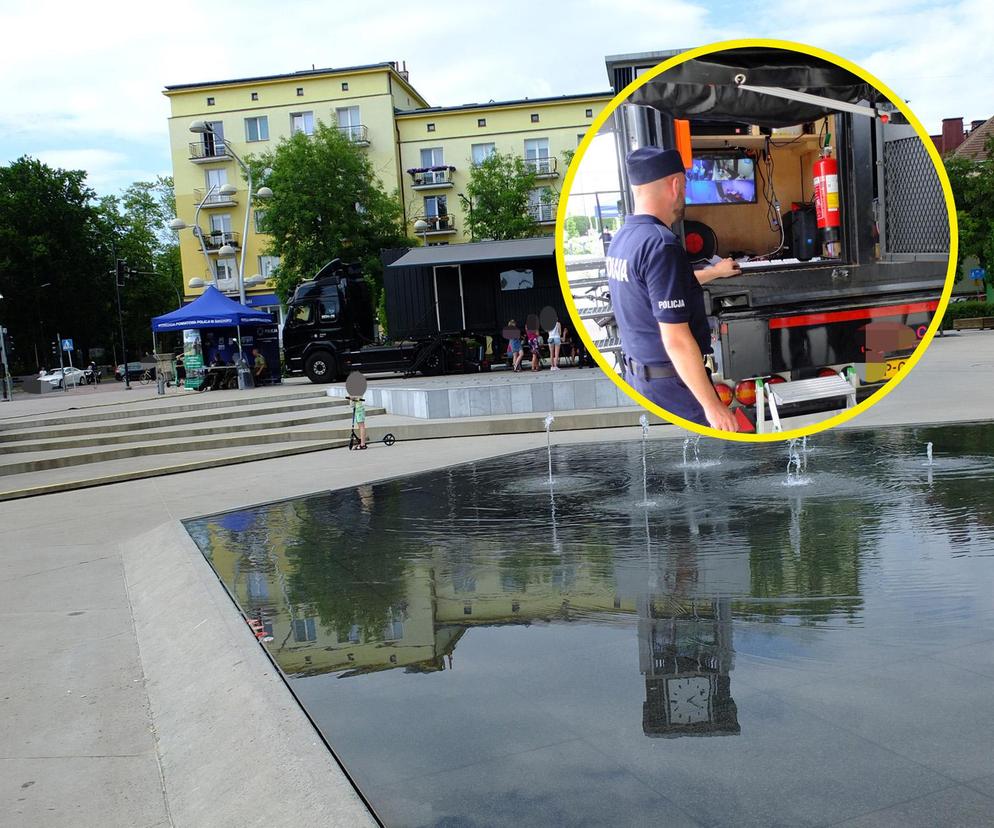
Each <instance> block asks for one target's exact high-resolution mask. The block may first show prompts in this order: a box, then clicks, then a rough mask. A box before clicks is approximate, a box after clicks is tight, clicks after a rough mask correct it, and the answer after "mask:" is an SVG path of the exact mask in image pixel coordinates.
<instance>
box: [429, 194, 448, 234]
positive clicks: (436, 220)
mask: <svg viewBox="0 0 994 828" xmlns="http://www.w3.org/2000/svg"><path fill="white" fill-rule="evenodd" d="M425 221H427V222H428V229H429V230H447V229H448V228H449V209H448V206H447V204H446V200H445V196H427V197H426V198H425Z"/></svg>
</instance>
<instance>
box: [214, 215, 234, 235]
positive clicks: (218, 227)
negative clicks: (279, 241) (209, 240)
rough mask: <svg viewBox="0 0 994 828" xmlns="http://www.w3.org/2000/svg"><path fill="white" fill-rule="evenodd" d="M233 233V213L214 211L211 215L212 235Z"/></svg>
mask: <svg viewBox="0 0 994 828" xmlns="http://www.w3.org/2000/svg"><path fill="white" fill-rule="evenodd" d="M222 233H223V234H225V235H230V234H231V213H214V214H213V215H212V216H211V235H214V236H220V235H221V234H222Z"/></svg>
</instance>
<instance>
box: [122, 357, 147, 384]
mask: <svg viewBox="0 0 994 828" xmlns="http://www.w3.org/2000/svg"><path fill="white" fill-rule="evenodd" d="M146 371H148V372H149V374H151V375H152V377H153V378H154V377H155V363H154V362H149V363H147V364H146V363H143V362H129V363H128V379H131V380H136V379H138V378H139V377H141V375H142V374H144V373H145V372H146ZM114 379H116V380H117V381H118V382H121V381H123V380H124V363H123V362H122V363H121V364H120V365H118V366H117V367H115V368H114Z"/></svg>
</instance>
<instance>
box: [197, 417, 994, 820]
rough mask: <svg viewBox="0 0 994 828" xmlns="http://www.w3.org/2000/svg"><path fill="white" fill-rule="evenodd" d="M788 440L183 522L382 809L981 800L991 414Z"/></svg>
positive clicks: (911, 812)
mask: <svg viewBox="0 0 994 828" xmlns="http://www.w3.org/2000/svg"><path fill="white" fill-rule="evenodd" d="M930 442H931V443H932V444H933V447H934V448H933V458H932V462H931V465H929V463H928V458H927V456H926V445H927V444H928V443H930ZM643 450H644V451H645V462H644V464H643ZM795 451H796V452H798V457H799V459H798V461H793V462H792V471H791V477H790V479H788V468H787V466H788V453H787V448H786V447H785V446H783V445H768V446H766V445H764V446H756V445H748V446H745V445H738V444H730V443H724V442H716V441H703V442H702V443H701V444H700V446H699V458H695V456H694V455H693V453H691V455H690V456H689V457H688V459H687V460H685V459H684V456H683V447H682V446H681V444H680V442H679V441H669V440H665V441H659V440H653V439H651V436H650V439H649V440H648V441H646V442H645V443H643V441H642V439H641V435H638V436H635V434H634V433H633V439H632V441H631V443H630V444H620V443H604V444H587V445H577V446H558V447H557V446H553V448H552V475H553V483H552V485H551V486H550V485H549V480H548V474H549V470H548V454H547V451H546V449H545V447H543V448H541V449H540V450H536V451H534V452H527V453H521V454H514V455H511V456H509V457H506V458H503V459H499V460H488V461H484V462H479V463H471V464H467V465H463V466H457V467H453V468H449V469H445V470H442V471H436V472H429V473H424V474H420V475H416V476H412V477H406V478H402V479H394V480H390V481H386V482H383V483H378V484H373V485H363V486H358V487H356V488H353V489H348V490H342V491H336V492H329V493H326V494H321V495H315V496H310V497H304V498H299V499H295V500H287V501H283V502H279V503H272V504H268V505H265V506H261V507H258V508H253V509H247V510H244V511H239V512H231V513H227V514H224V515H218V516H213V517H207V518H202V519H198V520H193V521H189V522H188V523H187V528H188V529H189V531H190V533H191V535H192V536H193V538H194V539H195V541H196V542H197V544H198V545H199V547H200V548H201V549H202V551H203V553H204V555H205V556H206V557H207V559H208V560H209V561H210V562H211V564H212V566H213V567H214V569H215V570H216V571H217V573H218V575H219V577H220V578H221V580H222V581H223V582H224V583H225V585H226V586H227V588H228V590H229V591H230V592H231V593H232V594H233V595H234V596H235V599H236V600H237V602H238V603H239V605H240V606H241V608H242V610H243V611H244V613H245V615H246V616H247V617H248V618H249V619H250V620H251V621H252V622H253V625H254V627H255V628H256V630H257V634H258V635H259V636H260V637H261V638H264V639H266V641H265V646H266V647H267V648H268V650H269V652H270V653H271V654H272V656H273V658H274V659H275V660H276V662H277V663H278V664H279V666H280V667H281V669H282V670H283V671H284V673H285V674H286V675H287V677H288V679H289V682H290V685H291V687H292V689H293V691H294V693H295V694H296V695H297V697H298V698H299V700H300V702H301V704H302V705H303V706H304V708H305V709H306V710H307V712H308V713H309V714H310V716H311V717H312V718H313V720H314V721H315V722H316V723H317V725H318V727H319V728H320V729H321V731H322V733H323V734H324V736H325V738H326V739H327V741H328V742H329V744H330V745H331V746H332V747H333V749H334V750H335V752H336V753H337V754H338V756H339V757H340V759H341V760H342V762H343V763H344V764H345V766H346V767H347V769H348V771H349V772H350V774H351V775H352V777H353V778H354V779H355V781H356V783H357V784H358V786H359V787H360V789H361V790H362V791H363V793H364V794H365V795H366V797H367V798H368V799H369V801H370V802H371V803H372V804H373V806H374V808H375V809H376V811H377V813H378V814H379V816H380V817H381V818H382V819H383V821H384V822H385V823H386V824H387V825H391V826H408V825H410V826H420V825H446V826H449V825H472V826H482V825H543V826H545V825H570V826H572V825H666V826H679V825H736V826H741V825H757V826H758V825H762V826H767V825H784V826H801V825H827V824H834V823H837V822H844V821H846V820H855V821H854V822H853V823H852V824H853V825H863V824H866V825H873V824H878V823H879V822H887V824H890V822H893V823H894V824H901V825H903V824H908V823H909V822H911V821H913V820H914V819H919V820H921V819H922V818H923V814H924V818H925V822H924V823H923V824H928V823H929V820H928V813H929V809H934V810H935V813H934V816H935V821H936V822H939V821H945V822H946V823H947V824H951V823H954V824H974V823H975V824H980V825H982V824H994V747H992V746H994V465H992V459H994V427H992V426H990V425H983V426H956V427H951V426H950V427H936V428H920V429H892V430H888V431H886V432H884V431H838V430H836V431H833V432H829V433H824V434H820V435H818V436H817V437H816V438H813V439H812V440H811V441H809V445H808V446H807V447H806V450H805V448H804V447H803V446H800V445H798V446H795ZM788 484H789V485H788ZM253 761H265V757H264V756H257V757H254V758H253ZM273 772H274V773H279V768H273ZM860 817H862V820H860V819H857V818H860ZM971 820H972V821H971ZM888 821H889V822H888Z"/></svg>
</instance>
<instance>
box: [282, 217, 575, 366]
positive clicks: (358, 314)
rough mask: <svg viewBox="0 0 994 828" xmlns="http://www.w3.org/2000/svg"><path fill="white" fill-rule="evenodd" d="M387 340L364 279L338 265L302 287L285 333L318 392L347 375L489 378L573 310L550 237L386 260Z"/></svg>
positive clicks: (290, 355)
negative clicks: (536, 325)
mask: <svg viewBox="0 0 994 828" xmlns="http://www.w3.org/2000/svg"><path fill="white" fill-rule="evenodd" d="M383 262H384V265H385V268H384V277H383V282H384V291H385V293H386V311H387V328H388V331H387V332H388V334H389V337H390V338H389V340H388V341H385V342H377V341H375V338H374V331H373V324H372V316H371V310H370V308H371V306H370V305H369V290H368V286H367V285H366V282H365V280H364V279H363V277H362V274H361V273H360V272H359V271H358V270H356V269H355V267H349V266H346V265H343V264H342V263H341V262H338V261H336V262H332V263H330V264H329V265H328V266H326V267H325V268H323V269H322V270H321V272H320V273H318V274H317V276H316V277H315V278H314V279H313V280H311V281H308V282H304V283H303V284H302V285H300V286H299V287H298V288H297V290H296V292H295V293H294V297H293V299H292V300H291V301H290V303H289V308H288V314H287V322H286V326H285V327H284V330H283V345H284V353H285V355H286V362H287V367H288V369H289V370H290V371H291V372H292V373H306V374H307V376H308V377H310V379H311V380H312V381H314V382H330V381H332V380H333V379H337V378H342V377H344V376H345V375H346V374H347V373H348V372H349V371H352V370H358V371H362V372H363V373H367V374H370V373H377V372H404V373H415V372H421V373H425V374H435V373H442V372H446V371H450V372H458V371H466V370H486V369H487V368H489V367H490V365H491V364H492V363H493V362H494V361H499V360H500V359H501V358H502V355H503V349H504V347H505V345H506V343H505V341H504V339H503V336H502V333H503V330H504V328H505V326H506V325H507V323H508V322H509V321H510V320H512V319H513V320H515V321H516V322H517V323H518V325H519V326H522V327H523V326H524V325H525V324H526V321H527V319H528V318H529V317H530V316H534V317H536V318H537V317H538V316H539V315H540V314H541V312H542V310H543V309H544V308H546V307H552V308H553V309H555V311H556V313H557V314H558V315H559V317H560V318H562V317H563V316H564V315H565V313H566V307H565V303H564V301H563V298H562V293H561V291H560V289H559V282H558V277H557V274H556V263H555V247H554V241H553V239H552V238H551V237H542V238H534V239H516V240H511V241H489V242H473V243H470V244H459V245H444V246H443V245H440V246H437V247H425V248H414V249H411V250H388V251H384V252H383Z"/></svg>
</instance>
